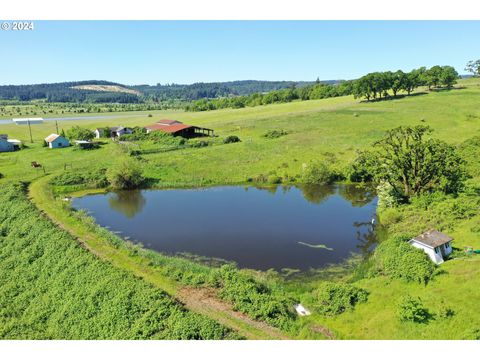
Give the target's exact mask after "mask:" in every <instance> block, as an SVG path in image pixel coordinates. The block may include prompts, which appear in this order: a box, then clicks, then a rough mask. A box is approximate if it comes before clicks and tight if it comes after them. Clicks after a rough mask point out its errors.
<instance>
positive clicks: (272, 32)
mask: <svg viewBox="0 0 480 360" xmlns="http://www.w3.org/2000/svg"><path fill="white" fill-rule="evenodd" d="M478 34H480V21H476V22H472V21H471V22H467V21H417V22H415V21H404V22H395V21H235V22H229V21H196V22H195V21H97V22H95V21H35V30H33V31H23V32H19V31H12V30H9V31H1V30H0V49H1V50H0V51H1V56H0V74H1V75H0V84H33V83H42V82H61V81H75V80H92V79H95V80H109V81H115V82H119V83H124V84H156V83H162V84H165V83H173V82H174V83H193V82H212V81H230V80H246V79H254V80H315V79H316V78H317V77H319V78H320V79H321V80H331V79H353V78H356V77H359V76H361V75H363V74H366V73H368V72H371V71H383V70H397V69H402V70H405V71H409V70H411V69H413V68H416V67H420V66H427V67H428V66H432V65H436V64H439V65H452V66H454V67H455V68H456V69H457V71H458V72H459V73H462V74H463V73H465V72H464V70H463V69H464V67H465V64H466V62H467V61H468V60H472V59H477V58H478V57H479V53H478V51H477V50H478Z"/></svg>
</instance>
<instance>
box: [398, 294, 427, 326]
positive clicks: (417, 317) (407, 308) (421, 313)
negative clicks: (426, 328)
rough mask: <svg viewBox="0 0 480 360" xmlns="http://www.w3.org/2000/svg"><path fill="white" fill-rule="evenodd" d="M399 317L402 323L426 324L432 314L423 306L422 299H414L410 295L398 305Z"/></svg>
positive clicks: (403, 298) (404, 297)
mask: <svg viewBox="0 0 480 360" xmlns="http://www.w3.org/2000/svg"><path fill="white" fill-rule="evenodd" d="M397 315H398V317H399V319H400V320H401V321H411V322H415V323H425V322H427V321H428V319H429V318H430V314H429V312H428V310H427V309H426V308H425V307H424V306H423V304H422V301H421V299H420V298H417V299H414V298H412V297H411V296H409V295H406V296H403V297H402V298H401V299H400V301H399V303H398V305H397Z"/></svg>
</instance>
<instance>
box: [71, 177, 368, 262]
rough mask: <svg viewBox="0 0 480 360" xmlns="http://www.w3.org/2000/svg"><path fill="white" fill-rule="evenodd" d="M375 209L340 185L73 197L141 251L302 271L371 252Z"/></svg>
mask: <svg viewBox="0 0 480 360" xmlns="http://www.w3.org/2000/svg"><path fill="white" fill-rule="evenodd" d="M376 205H377V199H376V197H375V194H374V193H373V192H372V191H371V190H369V189H365V188H357V187H355V186H344V185H337V186H308V187H301V188H300V187H282V186H278V187H276V188H255V187H239V186H223V187H214V188H201V189H187V190H185V189H176V190H141V191H122V192H111V193H107V194H95V195H87V196H84V197H81V198H76V199H74V200H73V207H74V208H76V209H85V210H87V211H88V212H89V213H90V215H91V216H93V217H94V218H95V219H96V221H97V223H98V224H100V225H101V226H105V227H108V228H109V229H111V230H112V231H116V232H118V233H119V234H120V236H122V237H124V238H126V239H129V240H130V241H133V242H141V243H143V244H144V246H145V247H146V248H150V249H154V250H157V251H160V252H163V253H167V254H178V253H189V254H195V255H200V256H204V257H208V258H220V259H225V260H228V261H234V262H236V263H237V264H238V265H239V266H240V267H244V268H252V269H258V270H267V269H270V268H274V269H276V270H281V269H282V268H289V269H299V270H302V271H304V270H308V269H310V268H320V267H323V266H325V265H327V264H333V263H339V262H342V261H344V260H345V259H348V258H349V257H350V256H352V254H362V255H365V254H367V253H368V252H369V251H371V250H372V249H373V248H374V247H375V244H376V235H375V231H374V227H373V226H372V223H371V221H372V219H373V218H374V217H375V210H376Z"/></svg>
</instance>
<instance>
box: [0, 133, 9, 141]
mask: <svg viewBox="0 0 480 360" xmlns="http://www.w3.org/2000/svg"><path fill="white" fill-rule="evenodd" d="M0 139H4V140H7V139H8V135H7V134H0Z"/></svg>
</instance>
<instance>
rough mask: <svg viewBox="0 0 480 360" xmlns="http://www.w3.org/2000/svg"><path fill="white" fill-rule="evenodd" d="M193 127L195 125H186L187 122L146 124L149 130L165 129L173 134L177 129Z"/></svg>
mask: <svg viewBox="0 0 480 360" xmlns="http://www.w3.org/2000/svg"><path fill="white" fill-rule="evenodd" d="M191 127H193V126H191V125H186V124H174V125H164V124H153V125H148V126H145V128H146V129H149V130H160V131H164V132H167V133H171V134H173V133H176V132H177V131H181V130H184V129H188V128H191Z"/></svg>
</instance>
